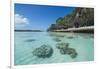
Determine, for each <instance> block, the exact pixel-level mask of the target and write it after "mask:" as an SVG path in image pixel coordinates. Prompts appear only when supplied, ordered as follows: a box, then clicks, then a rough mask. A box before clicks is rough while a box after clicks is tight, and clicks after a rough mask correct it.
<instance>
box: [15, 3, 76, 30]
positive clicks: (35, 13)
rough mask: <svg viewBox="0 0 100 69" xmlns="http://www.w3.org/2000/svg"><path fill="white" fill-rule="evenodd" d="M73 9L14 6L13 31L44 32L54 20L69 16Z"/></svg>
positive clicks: (27, 5)
mask: <svg viewBox="0 0 100 69" xmlns="http://www.w3.org/2000/svg"><path fill="white" fill-rule="evenodd" d="M74 9H75V8H74V7H61V6H47V5H34V4H15V29H38V30H46V29H47V28H48V27H49V26H50V25H51V24H54V23H56V19H57V18H59V17H63V16H65V15H67V14H70V13H71V12H72V11H73V10H74Z"/></svg>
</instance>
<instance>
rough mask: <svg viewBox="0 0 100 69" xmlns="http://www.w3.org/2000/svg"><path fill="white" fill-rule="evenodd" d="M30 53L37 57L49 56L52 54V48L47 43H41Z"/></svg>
mask: <svg viewBox="0 0 100 69" xmlns="http://www.w3.org/2000/svg"><path fill="white" fill-rule="evenodd" d="M32 53H33V55H35V56H37V57H39V58H49V57H51V56H52V54H53V49H52V47H50V46H48V45H42V46H40V47H39V48H36V49H35V50H34V51H33V52H32Z"/></svg>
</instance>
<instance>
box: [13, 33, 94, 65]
mask: <svg viewBox="0 0 100 69" xmlns="http://www.w3.org/2000/svg"><path fill="white" fill-rule="evenodd" d="M69 37H72V38H69ZM55 38H57V39H60V40H61V41H56V40H54V39H55ZM57 43H69V47H70V48H73V49H75V50H76V52H77V57H76V58H71V57H70V56H69V55H67V54H65V55H62V54H61V53H60V51H59V50H58V49H57V48H56V45H57ZM44 44H46V45H49V46H51V47H52V48H53V54H52V56H51V57H49V58H39V57H37V56H34V55H33V53H32V52H33V50H34V49H35V48H38V47H40V46H41V45H44ZM14 47H15V50H14V64H15V65H33V64H50V63H67V62H81V61H93V60H94V35H93V34H89V33H88V34H87V33H68V32H65V33H63V32H15V46H14Z"/></svg>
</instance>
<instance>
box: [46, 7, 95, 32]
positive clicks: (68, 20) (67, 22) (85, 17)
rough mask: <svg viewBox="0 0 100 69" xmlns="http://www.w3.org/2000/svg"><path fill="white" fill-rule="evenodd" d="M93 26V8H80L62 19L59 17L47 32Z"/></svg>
mask: <svg viewBox="0 0 100 69" xmlns="http://www.w3.org/2000/svg"><path fill="white" fill-rule="evenodd" d="M93 25H94V9H93V8H80V7H77V8H75V10H74V11H73V12H72V13H70V14H68V15H66V16H63V17H59V18H58V19H57V20H56V23H55V24H51V26H50V27H49V28H48V30H47V31H53V30H56V29H67V28H72V27H83V26H93Z"/></svg>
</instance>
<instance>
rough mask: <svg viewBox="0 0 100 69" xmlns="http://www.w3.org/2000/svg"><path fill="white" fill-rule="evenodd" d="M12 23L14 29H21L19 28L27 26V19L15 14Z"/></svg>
mask: <svg viewBox="0 0 100 69" xmlns="http://www.w3.org/2000/svg"><path fill="white" fill-rule="evenodd" d="M14 22H15V27H16V28H21V27H25V26H26V25H27V24H29V19H28V18H26V17H24V16H23V15H20V14H15V20H14Z"/></svg>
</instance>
